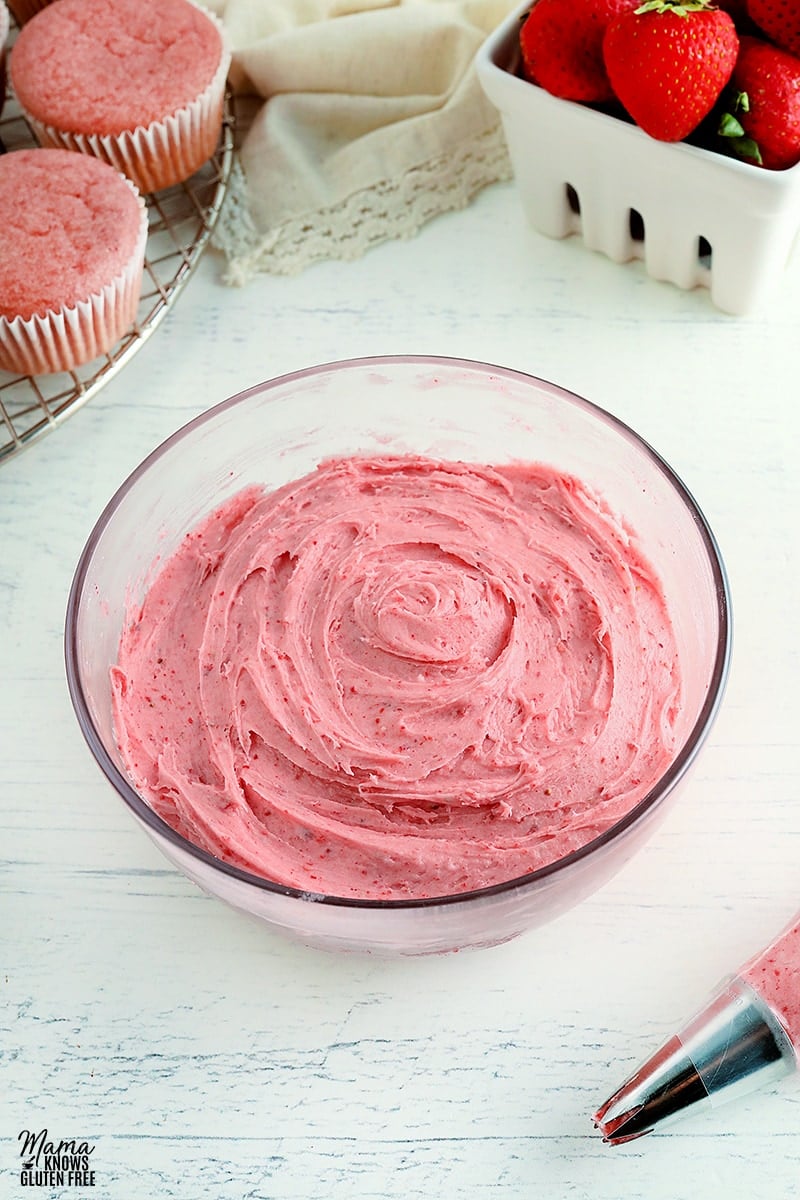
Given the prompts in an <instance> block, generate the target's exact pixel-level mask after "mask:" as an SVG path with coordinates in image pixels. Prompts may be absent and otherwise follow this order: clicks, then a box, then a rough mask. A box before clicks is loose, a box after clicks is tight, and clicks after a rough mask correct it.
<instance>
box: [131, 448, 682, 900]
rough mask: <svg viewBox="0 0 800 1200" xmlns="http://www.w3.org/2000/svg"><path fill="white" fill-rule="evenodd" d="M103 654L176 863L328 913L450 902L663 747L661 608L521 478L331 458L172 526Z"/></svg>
mask: <svg viewBox="0 0 800 1200" xmlns="http://www.w3.org/2000/svg"><path fill="white" fill-rule="evenodd" d="M133 616H134V619H132V620H131V621H129V623H128V624H127V626H126V628H125V630H124V631H123V635H122V638H121V643H120V649H119V658H118V664H117V666H115V667H114V668H113V670H112V689H113V701H114V711H115V723H116V731H117V736H118V740H119V745H120V748H121V751H122V754H123V756H124V758H125V761H126V763H127V766H128V769H129V771H130V773H131V776H132V778H133V780H134V782H135V784H136V786H137V787H138V789H139V790H140V792H141V794H142V795H143V796H144V797H145V798H146V799H147V800H148V802H149V803H151V804H152V806H153V808H154V809H155V810H156V811H157V812H158V813H159V814H160V815H161V816H162V817H163V818H164V819H165V820H166V821H167V822H168V823H169V824H170V825H172V826H173V827H174V828H176V829H177V830H178V831H179V832H181V833H182V834H183V835H184V836H185V837H187V838H188V839H189V840H190V841H192V842H194V843H195V844H197V845H200V846H202V847H204V848H205V849H207V850H209V851H210V852H211V853H213V854H215V855H217V856H218V857H220V858H222V859H225V860H227V861H230V862H234V863H237V864H238V865H240V866H243V867H245V868H247V869H249V870H251V871H253V872H255V873H257V874H261V875H263V876H265V877H267V878H269V879H272V880H274V881H276V882H278V883H284V884H288V885H291V886H294V887H298V888H300V889H303V890H307V891H312V892H317V893H327V894H330V895H336V896H350V897H352V896H357V897H364V898H378V899H393V898H395V899H396V898H404V897H430V896H437V895H447V894H453V893H457V892H462V891H466V890H471V889H473V888H480V887H485V886H489V885H491V884H495V883H499V882H503V881H506V880H509V879H512V878H516V877H517V876H520V875H523V874H525V873H526V872H528V871H531V870H534V869H535V868H537V867H541V866H543V865H545V864H547V863H549V862H552V861H554V860H556V859H558V858H560V857H562V856H563V855H564V854H566V853H569V852H570V851H572V850H574V849H576V848H578V847H579V846H581V845H583V844H585V843H586V842H587V841H589V840H591V839H592V838H593V837H595V836H596V835H597V834H598V833H600V832H601V831H602V830H604V829H606V828H608V826H609V825H611V824H613V823H614V822H615V821H616V820H618V819H619V818H620V817H621V816H622V815H624V814H625V813H626V812H627V811H629V810H630V808H631V807H632V806H633V805H635V804H636V803H637V802H638V801H639V800H640V799H642V797H643V796H644V795H645V794H646V793H647V791H648V790H649V789H650V788H651V787H652V785H653V784H654V782H655V781H656V780H657V779H658V777H659V776H660V775H661V773H662V772H663V770H664V769H665V767H666V766H667V765H668V763H669V762H670V761H671V759H672V757H673V754H674V751H675V744H674V743H675V735H674V726H675V719H676V716H677V712H678V706H679V703H680V672H679V664H678V657H677V650H676V645H675V639H674V636H673V633H672V629H671V625H670V620H669V615H668V613H667V611H666V607H665V602H664V598H663V593H662V590H661V588H660V585H659V582H658V579H657V578H656V576H655V574H654V572H653V570H652V568H651V566H650V565H649V563H648V562H647V561H646V560H645V558H644V557H643V556H642V554H641V553H640V551H639V550H638V548H637V543H636V538H635V536H634V535H633V534H632V532H631V531H630V530H629V529H628V528H627V527H626V526H625V525H624V524H623V523H622V522H621V521H620V520H619V519H618V518H617V517H616V516H615V515H614V514H613V513H612V512H611V511H610V509H609V508H608V506H607V505H606V504H605V503H604V502H603V500H602V499H601V498H600V497H598V496H597V495H595V494H593V493H592V492H591V491H590V490H589V489H588V488H587V487H585V486H584V485H583V484H582V483H581V482H579V481H578V480H577V479H575V478H573V477H570V476H567V475H564V474H562V473H559V472H557V471H555V470H553V469H552V468H549V467H546V466H541V465H538V464H533V465H532V464H524V465H508V466H499V467H491V466H482V465H476V464H472V463H460V462H442V461H434V460H428V459H423V458H416V457H385V458H343V459H337V460H331V461H327V462H325V463H323V464H322V465H321V466H320V467H319V468H318V469H317V470H316V471H314V472H312V473H311V474H310V475H308V476H306V477H305V478H303V479H300V480H297V481H295V482H293V483H291V484H289V485H286V486H284V487H282V488H280V489H279V490H277V491H275V492H272V493H265V492H264V491H263V490H261V489H258V488H248V489H246V490H244V491H243V492H240V493H239V494H238V495H236V496H235V497H233V499H231V500H229V501H227V502H226V503H225V504H224V505H222V506H221V507H220V508H219V509H217V510H216V511H215V512H214V513H212V514H211V515H210V516H209V517H207V518H206V519H205V520H204V521H203V522H202V523H201V524H200V525H199V526H198V527H197V528H196V529H194V530H192V531H191V532H190V533H189V534H187V536H186V537H185V539H184V540H183V542H182V544H181V546H180V547H179V549H178V551H177V552H176V553H175V555H174V556H173V557H172V558H171V559H170V560H169V561H168V562H167V563H166V565H165V566H164V567H163V569H162V570H161V572H160V573H159V575H158V576H157V578H156V579H155V582H154V583H153V585H152V587H151V588H150V589H149V591H148V593H147V595H146V597H145V599H144V602H143V604H142V607H141V610H140V611H139V612H137V613H136V614H134V615H133Z"/></svg>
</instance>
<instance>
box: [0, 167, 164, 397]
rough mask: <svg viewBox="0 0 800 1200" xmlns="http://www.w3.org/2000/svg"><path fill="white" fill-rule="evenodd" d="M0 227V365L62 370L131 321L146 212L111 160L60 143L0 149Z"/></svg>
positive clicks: (105, 345)
mask: <svg viewBox="0 0 800 1200" xmlns="http://www.w3.org/2000/svg"><path fill="white" fill-rule="evenodd" d="M20 197H24V202H23V203H20ZM0 229H2V231H3V236H2V240H0V369H2V370H5V371H13V372H15V373H17V374H21V375H38V374H45V373H47V372H53V371H66V370H70V369H71V368H72V367H75V366H78V365H79V364H80V363H84V362H89V361H91V360H92V359H93V358H96V357H97V356H98V355H100V354H105V353H107V351H108V350H109V349H110V348H111V347H112V346H113V345H114V344H115V343H116V342H117V341H119V339H120V338H121V337H122V335H123V334H124V333H125V332H126V331H127V330H128V329H129V328H130V327H131V326H132V325H133V322H134V321H135V319H136V311H137V307H138V303H139V296H140V293H141V286H142V274H143V268H144V253H145V245H146V242H147V211H146V209H145V205H144V201H143V200H142V198H141V196H140V195H139V193H138V192H137V191H136V188H135V187H134V186H133V184H132V183H131V182H130V180H128V179H126V178H125V177H124V176H123V175H120V173H119V172H118V171H115V170H114V169H113V167H110V166H109V165H108V164H107V163H104V162H101V161H100V159H97V158H90V157H88V156H85V155H81V154H72V153H71V152H69V151H66V150H42V149H36V150H15V151H12V152H11V153H10V154H3V155H0Z"/></svg>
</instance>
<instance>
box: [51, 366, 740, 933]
mask: <svg viewBox="0 0 800 1200" xmlns="http://www.w3.org/2000/svg"><path fill="white" fill-rule="evenodd" d="M356 453H357V454H376V455H385V454H387V453H391V454H406V453H415V454H422V455H427V456H430V457H434V458H442V459H463V460H468V461H477V462H483V463H494V464H501V463H506V462H510V461H512V460H516V461H519V460H529V461H532V462H541V463H547V464H550V465H552V466H554V467H556V468H558V469H560V470H563V471H565V472H568V473H570V474H573V475H576V476H577V477H578V478H579V479H581V480H583V481H584V482H585V483H586V484H588V485H589V486H590V487H592V488H594V489H595V490H596V491H598V492H599V493H600V494H601V495H602V496H603V497H604V498H605V499H606V501H607V502H608V503H609V504H610V506H611V508H612V509H613V510H615V511H617V512H618V513H620V514H622V515H623V516H624V518H625V520H626V521H627V522H628V523H629V525H631V526H632V527H633V529H634V530H635V532H636V534H637V535H638V539H639V544H640V547H641V549H642V551H643V553H644V554H645V556H646V557H647V558H648V559H649V560H650V562H651V563H652V565H653V566H654V568H655V569H656V572H657V573H658V575H659V576H660V579H661V583H662V585H663V588H664V592H665V595H666V599H667V603H668V606H669V609H670V611H671V615H672V620H673V624H674V628H675V635H676V640H677V645H678V652H679V657H680V661H681V664H682V669H683V675H684V680H683V683H684V693H685V695H684V703H683V708H682V715H681V717H680V719H679V728H678V743H677V744H678V747H679V748H678V751H677V754H676V756H675V757H674V759H673V761H672V762H671V765H670V766H669V767H668V769H667V770H666V771H665V772H664V773H663V775H662V776H661V778H660V779H659V780H658V782H657V783H656V785H655V786H654V787H652V789H651V790H650V791H649V792H648V793H647V795H646V796H645V797H644V798H643V799H642V800H641V801H640V802H639V803H638V804H637V805H636V806H635V807H634V808H633V809H632V810H631V811H630V812H628V813H627V815H626V816H624V817H623V818H622V819H621V820H619V821H617V823H616V824H614V825H613V826H612V827H611V828H609V829H607V830H606V831H605V832H604V833H603V834H602V835H600V836H598V837H595V838H594V839H593V840H592V841H590V842H589V843H588V844H586V845H584V846H583V847H582V848H580V849H578V850H576V851H574V852H573V853H570V854H568V855H567V856H565V857H563V858H561V859H559V860H558V861H556V862H554V863H552V864H551V865H549V866H545V867H542V868H540V869H539V870H536V871H533V872H531V873H529V874H527V875H525V876H522V877H520V878H516V879H512V880H509V881H508V882H507V883H503V884H500V885H496V886H492V887H487V888H483V889H481V890H478V891H472V892H467V893H460V894H458V895H448V896H442V897H437V898H434V899H412V900H358V899H342V898H337V897H334V896H327V895H319V894H316V893H313V894H312V893H308V892H303V891H299V890H297V889H295V888H292V887H286V886H283V885H280V884H277V883H273V882H270V881H269V880H266V879H263V878H261V877H259V876H257V875H254V874H251V873H250V872H248V871H246V870H242V869H240V868H238V867H236V866H233V865H231V864H229V863H227V862H223V861H221V860H220V859H217V858H215V857H214V856H212V855H211V854H209V853H207V852H206V851H204V850H202V849H199V848H198V847H196V846H194V845H192V844H191V843H190V842H189V841H187V840H186V839H185V838H184V837H182V836H181V835H180V834H179V833H176V832H175V831H174V830H173V829H172V828H171V827H170V826H169V825H168V824H166V823H165V822H164V821H163V820H162V819H161V818H160V817H159V816H158V815H156V813H155V812H154V811H153V810H152V809H151V808H150V807H149V805H148V804H147V803H146V802H145V800H144V799H143V798H142V797H141V796H140V795H139V794H138V793H137V791H136V789H135V788H134V787H133V786H132V784H131V782H130V780H129V777H128V774H127V772H126V769H125V766H124V763H123V760H122V757H121V755H120V752H119V749H118V747H117V743H116V739H115V734H114V727H113V718H112V704H111V686H110V674H109V673H110V668H111V667H112V665H113V664H114V663H115V662H116V658H117V651H118V645H119V639H120V633H121V629H122V627H123V622H124V620H125V616H126V612H127V610H128V609H129V606H130V605H131V604H136V603H138V602H140V601H141V600H142V598H143V595H144V592H145V590H146V587H147V583H148V579H152V576H153V569H154V564H156V563H158V562H160V561H164V560H165V559H166V558H168V557H169V556H170V555H171V554H172V553H173V552H174V551H175V550H176V549H177V547H178V544H179V543H180V541H181V539H182V537H183V536H184V534H185V533H186V532H187V531H188V530H189V529H191V528H192V527H193V526H195V525H196V524H197V522H198V521H199V519H200V518H201V517H203V516H204V515H206V514H207V513H208V512H209V511H210V510H212V509H213V508H216V507H217V506H218V505H219V504H220V503H221V502H222V501H223V500H225V499H226V498H228V497H230V496H231V495H233V494H234V493H235V492H237V491H239V490H240V489H241V488H243V487H245V486H246V485H248V484H253V483H258V484H262V485H265V486H266V487H268V488H275V487H278V486H280V485H282V484H284V483H287V482H289V481H291V480H294V479H296V478H299V477H301V476H303V475H305V474H307V473H308V472H309V471H311V470H312V469H313V468H314V467H316V466H317V464H318V463H319V461H320V460H321V459H324V458H327V457H329V456H336V455H349V454H356ZM729 608H730V606H729V595H728V586H727V582H726V577H725V571H724V567H723V564H722V561H721V558H720V554H719V551H718V548H717V545H716V542H715V540H714V537H713V534H712V533H711V531H710V529H709V527H708V524H707V522H706V520H705V518H704V517H703V514H702V513H701V511H700V509H699V508H698V507H697V504H696V503H695V501H694V500H693V498H692V496H691V495H690V494H689V492H688V491H687V489H686V488H685V486H684V485H683V483H682V482H681V481H680V479H678V478H677V476H676V475H675V473H674V472H673V471H672V470H671V469H670V467H669V466H668V465H667V464H666V463H665V462H664V460H663V459H662V458H660V457H659V455H658V454H657V453H656V452H655V451H654V450H653V449H652V448H651V447H650V446H648V445H647V444H646V443H645V442H644V441H643V440H642V439H641V438H640V437H639V436H638V435H637V434H636V433H634V432H633V431H632V430H631V429H630V428H628V427H627V426H626V425H624V424H623V423H622V422H620V421H618V420H617V419H616V418H614V417H613V416H611V415H610V414H609V413H607V412H605V411H604V410H602V409H600V408H598V407H597V406H595V405H594V404H592V403H590V402H588V401H587V400H584V399H582V398H580V397H578V396H576V395H573V394H572V393H570V392H568V391H565V390H564V389H562V388H560V387H557V386H555V385H554V384H552V383H548V382H545V381H544V380H541V379H537V378H535V377H533V376H530V375H526V374H523V373H520V372H518V371H513V370H508V369H506V368H503V367H495V366H490V365H487V364H484V363H477V362H469V361H464V360H458V359H447V358H435V357H416V356H398V357H382V358H366V359H359V360H353V361H347V362H335V363H330V364H327V365H322V366H316V367H312V368H309V369H308V370H303V371H298V372H295V373H293V374H290V375H285V376H282V377H280V378H277V379H273V380H270V381H268V382H266V383H262V384H259V385H258V386H256V387H253V388H250V389H248V390H247V391H244V392H241V393H240V394H239V395H237V396H234V397H232V398H231V399H229V400H226V401H225V402H223V403H222V404H219V405H217V406H216V407H214V408H212V409H210V410H209V411H208V412H206V413H204V414H202V415H201V416H199V417H197V418H196V419H195V420H193V421H191V422H189V424H188V425H186V426H184V427H183V428H182V429H180V430H179V431H178V432H177V433H175V434H173V436H172V437H170V438H168V439H167V441H165V442H164V443H163V444H162V445H161V446H160V447H158V449H156V450H155V451H154V452H153V453H152V454H150V455H149V456H148V457H147V458H146V459H145V460H144V462H143V463H142V464H141V465H140V466H139V467H138V468H137V469H136V470H135V471H134V472H133V474H132V475H131V476H130V477H129V478H128V479H127V480H126V481H125V483H124V484H123V485H122V487H121V488H120V489H119V491H118V492H117V493H116V495H115V496H114V497H113V499H112V500H111V501H110V503H109V504H108V506H107V507H106V509H105V511H104V512H103V514H102V515H101V517H100V519H99V520H98V522H97V524H96V526H95V528H94V530H93V532H92V534H91V536H90V538H89V540H88V542H87V544H86V547H85V549H84V551H83V553H82V555H81V558H80V561H79V563H78V566H77V570H76V573H75V578H74V580H73V584H72V588H71V591H70V596H69V602H68V608H67V616H66V636H65V647H66V669H67V679H68V684H69V690H70V695H71V698H72V703H73V705H74V709H75V713H76V715H77V719H78V722H79V724H80V727H81V730H82V732H83V734H84V737H85V738H86V741H87V743H88V745H89V748H90V750H91V752H92V754H93V755H94V757H95V759H96V761H97V763H98V765H99V766H100V769H101V770H102V772H103V773H104V774H105V776H106V778H107V779H108V781H109V782H110V783H111V785H112V787H113V788H114V789H115V790H116V792H117V793H118V794H119V795H120V796H121V797H122V799H123V800H124V802H125V803H126V804H127V806H128V808H129V809H130V811H131V813H132V814H133V816H134V817H135V819H136V820H137V821H138V822H139V824H140V825H141V826H142V828H143V829H144V830H145V832H146V833H147V834H148V835H149V836H150V838H151V839H152V840H153V841H154V842H155V844H156V845H157V846H158V847H159V849H160V850H161V851H162V852H163V853H164V855H165V856H166V857H167V858H168V859H169V860H170V862H172V863H173V864H174V865H175V866H176V867H178V868H179V869H180V870H181V871H183V872H184V873H185V874H186V875H187V876H188V877H189V878H190V879H192V880H193V881H194V882H195V883H196V884H198V885H199V886H200V887H201V888H202V889H204V890H205V891H206V892H208V893H210V894H212V895H214V896H217V897H219V898H220V899H222V900H224V901H226V902H227V903H229V904H230V905H232V906H234V907H235V908H237V909H240V910H243V911H244V912H246V913H249V914H251V915H253V916H255V917H257V918H261V919H262V920H264V921H266V922H267V923H268V924H269V925H271V926H273V927H275V928H277V929H280V930H282V931H283V932H284V933H286V934H288V935H291V936H293V937H295V938H297V939H300V940H301V941H303V942H305V943H308V944H311V945H315V946H320V947H326V948H336V949H342V950H356V951H365V952H372V953H385V954H423V953H439V952H444V951H450V950H455V949H463V948H468V947H469V948H474V947H479V946H487V945H494V944H497V943H499V942H502V941H506V940H508V939H510V938H512V937H515V936H516V935H518V934H520V933H522V932H523V931H525V930H527V929H529V928H531V927H534V926H536V925H539V924H542V923H543V922H545V921H548V920H550V919H551V918H552V917H554V916H556V915H558V914H560V913H561V912H563V911H564V910H566V909H568V908H569V907H571V906H572V905H574V904H576V903H577V902H578V901H580V900H581V899H583V898H584V897H586V896H587V895H589V894H590V893H592V892H594V891H595V890H596V889H597V888H599V887H600V886H601V885H602V884H603V883H605V882H606V881H607V880H608V879H609V878H610V877H611V876H612V875H613V874H614V873H615V872H616V871H617V870H619V868H620V867H622V866H623V864H624V863H625V862H627V861H628V859H629V858H630V857H631V855H632V854H633V853H634V852H635V851H636V849H637V848H638V847H639V846H640V845H641V844H642V843H643V841H644V840H645V838H646V837H648V836H649V835H650V833H651V832H652V830H653V828H654V826H655V823H656V820H657V819H658V817H659V816H660V815H661V814H662V813H663V812H664V810H665V808H666V806H667V802H668V801H672V799H673V798H674V797H675V795H676V794H677V793H678V791H679V790H680V787H679V785H682V784H683V782H684V781H685V779H686V777H687V774H688V773H689V769H690V768H691V766H692V764H693V763H694V760H695V758H696V756H697V754H698V751H699V750H700V748H701V746H702V744H703V742H704V740H705V738H706V736H707V734H708V732H709V729H710V727H711V724H712V722H713V719H714V716H715V714H716V712H717V709H718V707H719V704H720V700H721V697H722V693H723V689H724V686H725V680H726V676H727V671H728V664H729V656H730V619H729Z"/></svg>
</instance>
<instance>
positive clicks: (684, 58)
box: [603, 0, 739, 142]
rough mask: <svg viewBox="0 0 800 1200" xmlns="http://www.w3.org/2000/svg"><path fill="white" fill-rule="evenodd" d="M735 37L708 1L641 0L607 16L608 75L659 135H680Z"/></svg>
mask: <svg viewBox="0 0 800 1200" xmlns="http://www.w3.org/2000/svg"><path fill="white" fill-rule="evenodd" d="M738 48H739V37H738V35H737V33H736V27H735V25H734V23H733V21H732V20H731V18H730V16H729V15H728V13H726V12H722V11H721V10H720V9H718V8H715V7H714V6H713V5H712V4H711V3H710V2H709V0H682V2H681V0H648V2H647V3H645V4H641V5H640V6H639V7H638V8H637V9H635V10H633V11H632V12H625V13H622V14H620V16H618V17H614V19H613V20H612V21H611V22H610V23H609V25H608V28H607V29H606V33H605V38H604V40H603V57H604V59H605V64H606V70H607V71H608V77H609V79H610V80H611V86H612V87H613V89H614V91H615V92H616V94H617V97H618V99H619V100H620V101H621V103H622V104H623V106H624V107H625V108H626V109H627V111H628V113H629V114H630V116H631V117H632V118H633V120H634V121H635V122H636V124H637V125H640V126H641V128H642V129H644V131H645V133H649V134H650V136H651V137H654V138H658V140H659V141H662V142H680V141H682V140H683V139H684V138H685V137H688V135H689V134H690V133H692V131H693V130H694V129H696V128H697V126H698V125H699V124H700V122H701V121H702V120H703V118H704V117H705V116H706V115H707V114H708V113H709V112H710V111H711V109H712V108H713V107H714V104H715V103H716V101H717V99H718V97H719V95H720V93H721V92H722V89H723V88H724V87H725V85H726V83H727V82H728V80H729V78H730V76H731V72H732V71H733V67H734V64H735V62H736V54H737V51H738Z"/></svg>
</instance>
